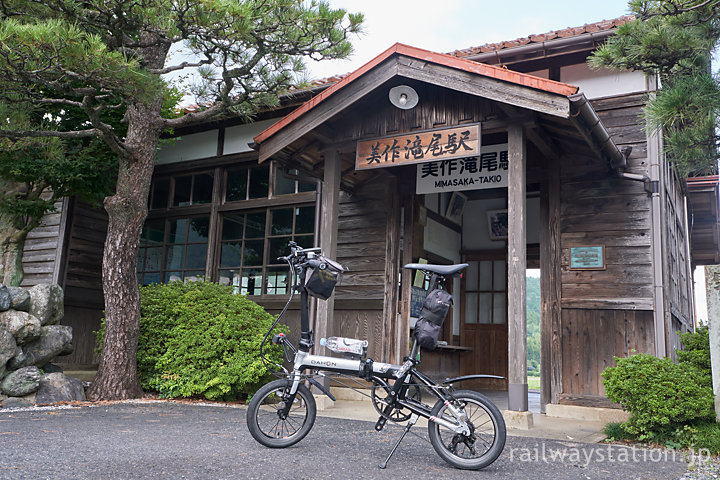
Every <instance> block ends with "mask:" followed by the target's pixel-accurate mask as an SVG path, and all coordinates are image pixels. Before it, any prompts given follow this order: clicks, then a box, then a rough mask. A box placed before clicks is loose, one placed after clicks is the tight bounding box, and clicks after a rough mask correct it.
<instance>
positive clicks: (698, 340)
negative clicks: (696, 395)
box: [676, 326, 712, 382]
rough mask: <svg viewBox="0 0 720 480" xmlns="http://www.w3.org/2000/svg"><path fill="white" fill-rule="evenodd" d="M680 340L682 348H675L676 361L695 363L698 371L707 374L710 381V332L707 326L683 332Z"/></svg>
mask: <svg viewBox="0 0 720 480" xmlns="http://www.w3.org/2000/svg"><path fill="white" fill-rule="evenodd" d="M680 342H681V343H682V345H683V347H684V350H677V351H676V352H677V357H678V361H680V362H687V363H691V364H693V365H695V366H696V367H697V368H698V370H699V371H701V372H704V373H706V374H707V375H708V378H707V379H706V381H707V382H712V373H711V367H710V332H709V331H708V327H706V326H705V327H698V329H697V331H695V332H690V333H683V334H682V335H680Z"/></svg>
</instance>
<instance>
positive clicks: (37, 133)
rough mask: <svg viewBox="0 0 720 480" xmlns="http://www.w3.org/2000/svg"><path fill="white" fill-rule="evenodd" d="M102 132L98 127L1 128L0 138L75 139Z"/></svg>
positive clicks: (95, 135) (97, 134)
mask: <svg viewBox="0 0 720 480" xmlns="http://www.w3.org/2000/svg"><path fill="white" fill-rule="evenodd" d="M101 134H102V132H101V131H100V130H99V129H97V128H89V129H87V130H73V131H69V132H61V131H58V130H0V138H11V139H13V140H19V139H22V138H53V137H54V138H64V139H70V140H75V139H78V138H88V137H99V136H101Z"/></svg>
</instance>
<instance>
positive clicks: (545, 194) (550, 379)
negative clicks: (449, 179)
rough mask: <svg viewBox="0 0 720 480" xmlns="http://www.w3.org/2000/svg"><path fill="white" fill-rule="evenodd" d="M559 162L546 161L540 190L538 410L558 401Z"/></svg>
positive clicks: (559, 375)
mask: <svg viewBox="0 0 720 480" xmlns="http://www.w3.org/2000/svg"><path fill="white" fill-rule="evenodd" d="M561 261H562V259H561V246H560V162H559V161H558V159H557V158H550V159H548V162H547V181H546V182H545V183H544V184H543V186H542V190H541V192H540V276H541V278H540V297H541V299H542V304H541V309H540V413H545V405H547V404H548V403H558V399H559V395H560V392H561V389H562V357H561V349H560V347H561V343H560V332H561V330H560V315H561V311H560V287H561V285H560V264H561Z"/></svg>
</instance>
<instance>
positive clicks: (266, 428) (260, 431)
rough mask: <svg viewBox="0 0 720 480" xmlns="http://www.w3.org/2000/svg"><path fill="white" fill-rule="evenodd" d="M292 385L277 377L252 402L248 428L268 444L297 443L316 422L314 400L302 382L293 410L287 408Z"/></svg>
mask: <svg viewBox="0 0 720 480" xmlns="http://www.w3.org/2000/svg"><path fill="white" fill-rule="evenodd" d="M291 385H292V384H291V382H288V381H287V380H275V381H273V382H270V383H268V384H267V385H265V386H263V387H262V388H260V390H258V391H257V393H256V394H255V395H254V396H253V398H252V400H251V401H250V405H249V406H248V411H247V425H248V430H250V435H252V436H253V438H254V439H255V440H257V441H258V442H260V443H262V444H263V445H265V446H266V447H270V448H285V447H289V446H290V445H295V444H296V443H297V442H299V441H300V440H302V439H303V438H305V435H307V434H308V433H309V432H310V429H312V427H313V424H314V423H315V414H316V412H317V410H316V407H315V399H314V398H313V396H312V394H311V393H310V390H308V389H307V387H306V386H305V385H303V384H300V385H299V386H298V390H297V393H296V394H295V398H294V399H293V400H292V404H291V405H290V409H289V410H287V409H286V407H287V402H289V401H290V394H289V391H290V386H291ZM286 410H287V414H286V413H285V411H286Z"/></svg>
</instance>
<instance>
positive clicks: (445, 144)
mask: <svg viewBox="0 0 720 480" xmlns="http://www.w3.org/2000/svg"><path fill="white" fill-rule="evenodd" d="M356 152H357V154H356V155H357V156H356V157H355V169H356V170H367V169H370V168H385V167H395V166H398V165H410V164H414V163H424V162H431V161H437V160H449V159H452V158H463V157H468V156H475V155H478V154H479V153H480V125H479V124H473V125H463V126H460V127H453V128H444V129H440V130H431V131H428V132H417V133H411V134H407V135H398V136H395V137H386V138H376V139H373V140H361V141H358V143H357V150H356Z"/></svg>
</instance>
